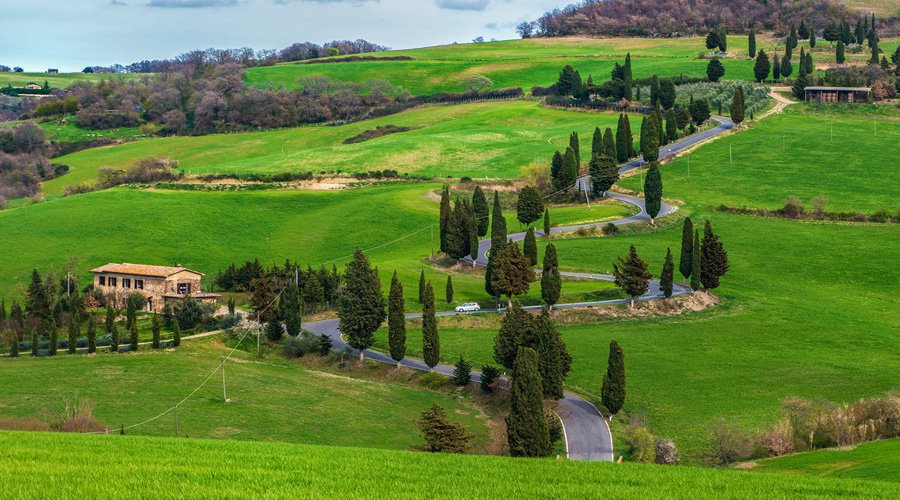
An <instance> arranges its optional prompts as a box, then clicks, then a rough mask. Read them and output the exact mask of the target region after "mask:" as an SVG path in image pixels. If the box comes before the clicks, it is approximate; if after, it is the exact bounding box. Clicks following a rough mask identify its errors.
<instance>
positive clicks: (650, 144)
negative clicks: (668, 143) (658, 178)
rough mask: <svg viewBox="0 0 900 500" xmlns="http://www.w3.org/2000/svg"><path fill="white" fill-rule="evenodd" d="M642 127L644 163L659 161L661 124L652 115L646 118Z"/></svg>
mask: <svg viewBox="0 0 900 500" xmlns="http://www.w3.org/2000/svg"><path fill="white" fill-rule="evenodd" d="M643 123H644V125H643V126H642V127H641V155H642V156H643V157H644V161H647V162H653V161H656V160H658V159H659V124H658V123H657V122H656V116H655V115H653V114H651V115H650V116H648V117H646V118H644V122H643Z"/></svg>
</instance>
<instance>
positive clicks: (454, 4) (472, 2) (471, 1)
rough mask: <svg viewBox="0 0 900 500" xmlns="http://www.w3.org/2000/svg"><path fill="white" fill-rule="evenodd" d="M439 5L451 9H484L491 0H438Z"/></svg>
mask: <svg viewBox="0 0 900 500" xmlns="http://www.w3.org/2000/svg"><path fill="white" fill-rule="evenodd" d="M435 3H436V4H437V6H438V7H440V8H442V9H450V10H484V9H486V8H487V6H488V4H489V3H491V0H437V1H436V2H435Z"/></svg>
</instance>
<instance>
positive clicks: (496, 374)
mask: <svg viewBox="0 0 900 500" xmlns="http://www.w3.org/2000/svg"><path fill="white" fill-rule="evenodd" d="M498 378H500V370H498V369H497V368H496V367H494V366H491V365H484V366H482V367H481V390H482V391H484V392H494V382H496V381H497V379H498Z"/></svg>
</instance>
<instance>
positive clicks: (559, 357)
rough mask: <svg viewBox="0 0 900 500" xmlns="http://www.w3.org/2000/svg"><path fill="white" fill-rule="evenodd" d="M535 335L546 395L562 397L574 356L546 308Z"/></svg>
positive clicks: (540, 371) (539, 370)
mask: <svg viewBox="0 0 900 500" xmlns="http://www.w3.org/2000/svg"><path fill="white" fill-rule="evenodd" d="M535 337H536V338H535V351H536V352H537V355H538V372H539V373H540V375H541V385H542V386H543V389H544V397H545V398H547V399H554V400H559V399H562V397H563V392H564V390H563V386H564V385H565V382H566V376H567V375H568V374H569V371H570V370H571V369H572V356H571V355H570V354H569V352H568V350H567V349H566V343H565V342H564V341H563V339H562V335H560V333H559V330H557V328H556V324H554V323H553V320H552V319H551V318H550V314H549V312H548V311H547V310H546V309H544V311H543V312H542V313H541V316H540V318H539V319H538V320H537V329H536V335H535Z"/></svg>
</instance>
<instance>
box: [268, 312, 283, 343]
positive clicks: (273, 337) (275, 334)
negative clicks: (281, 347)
mask: <svg viewBox="0 0 900 500" xmlns="http://www.w3.org/2000/svg"><path fill="white" fill-rule="evenodd" d="M265 331H266V338H267V339H269V342H278V341H279V340H281V337H282V336H284V325H282V324H281V320H279V319H278V315H276V314H272V315H269V320H268V321H266V327H265Z"/></svg>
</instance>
